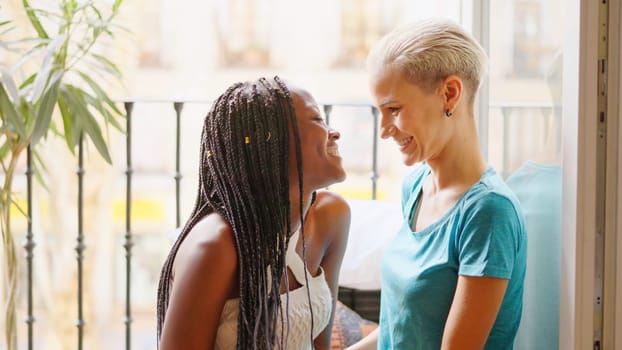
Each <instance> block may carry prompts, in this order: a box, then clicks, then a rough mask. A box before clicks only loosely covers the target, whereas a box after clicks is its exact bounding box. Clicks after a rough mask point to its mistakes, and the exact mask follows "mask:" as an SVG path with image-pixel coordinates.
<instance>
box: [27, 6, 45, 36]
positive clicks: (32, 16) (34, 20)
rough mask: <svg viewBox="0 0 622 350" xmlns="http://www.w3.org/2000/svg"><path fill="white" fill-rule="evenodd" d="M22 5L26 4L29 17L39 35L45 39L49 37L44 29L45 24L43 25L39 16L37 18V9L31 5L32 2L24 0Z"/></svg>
mask: <svg viewBox="0 0 622 350" xmlns="http://www.w3.org/2000/svg"><path fill="white" fill-rule="evenodd" d="M22 5H24V9H25V10H26V14H27V15H28V19H29V20H30V23H31V24H32V27H33V28H34V29H35V30H36V31H37V34H38V35H39V37H40V38H45V39H47V38H49V36H48V34H47V33H46V32H45V29H43V26H42V25H41V22H40V21H39V18H37V15H36V13H35V11H34V10H33V8H32V7H31V6H30V3H29V2H28V0H22Z"/></svg>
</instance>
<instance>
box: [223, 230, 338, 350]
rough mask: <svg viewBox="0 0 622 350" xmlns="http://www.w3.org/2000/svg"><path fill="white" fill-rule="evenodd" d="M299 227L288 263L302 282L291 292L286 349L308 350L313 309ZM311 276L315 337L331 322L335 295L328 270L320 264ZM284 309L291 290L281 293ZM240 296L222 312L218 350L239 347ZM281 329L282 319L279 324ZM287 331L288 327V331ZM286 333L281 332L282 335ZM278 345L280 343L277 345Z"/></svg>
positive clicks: (297, 279)
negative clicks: (329, 283)
mask: <svg viewBox="0 0 622 350" xmlns="http://www.w3.org/2000/svg"><path fill="white" fill-rule="evenodd" d="M298 236H299V234H298V231H297V232H296V233H294V235H293V236H292V237H291V238H290V240H289V245H288V247H287V253H286V255H285V263H286V264H287V266H288V267H289V269H290V270H291V271H292V273H293V275H294V278H295V279H296V281H298V283H299V284H300V285H301V286H300V287H299V288H296V289H294V290H292V291H290V292H289V335H288V337H287V344H285V349H289V350H305V349H312V348H313V347H312V344H311V339H310V337H309V334H310V330H311V312H310V310H309V299H308V297H307V289H306V287H305V275H304V263H303V261H302V258H300V255H298V253H296V245H297V243H298ZM307 275H308V278H309V292H310V294H311V307H312V308H313V338H314V339H315V338H316V337H317V336H318V335H319V334H320V333H321V332H322V331H323V330H324V328H326V325H328V321H329V319H330V313H331V308H332V305H333V302H332V296H331V293H330V289H329V288H328V283H327V282H326V278H325V277H324V270H323V269H322V267H321V266H320V273H319V274H318V275H317V276H315V277H312V276H311V273H309V272H307ZM281 303H282V306H283V311H284V312H285V308H286V305H287V294H281ZM239 304H240V299H239V298H234V299H229V300H227V301H226V302H225V305H224V307H223V309H222V314H221V315H220V324H219V325H218V332H217V334H216V347H215V350H231V349H235V348H236V339H237V331H238V314H239ZM277 329H278V332H280V329H281V325H280V320H279V322H278V324H277ZM285 332H287V330H286V331H285ZM284 336H285V335H279V338H281V337H284ZM276 348H277V349H278V346H277V347H276Z"/></svg>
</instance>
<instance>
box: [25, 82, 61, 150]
mask: <svg viewBox="0 0 622 350" xmlns="http://www.w3.org/2000/svg"><path fill="white" fill-rule="evenodd" d="M56 73H59V74H54V75H53V76H52V79H50V87H49V88H48V89H47V91H46V92H45V93H44V94H43V95H42V96H41V101H38V102H37V105H36V108H37V110H36V115H35V126H34V130H33V131H32V137H31V141H30V144H31V145H36V144H37V143H38V142H39V140H40V139H41V137H42V136H43V135H46V134H47V131H48V129H49V127H50V121H51V120H52V112H54V105H55V104H56V100H57V99H58V86H59V84H60V82H61V79H62V72H60V71H57V72H56Z"/></svg>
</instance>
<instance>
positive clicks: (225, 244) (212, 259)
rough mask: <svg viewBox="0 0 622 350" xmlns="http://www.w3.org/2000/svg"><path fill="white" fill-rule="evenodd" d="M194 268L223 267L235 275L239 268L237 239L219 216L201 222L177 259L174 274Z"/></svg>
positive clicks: (186, 240) (214, 215)
mask: <svg viewBox="0 0 622 350" xmlns="http://www.w3.org/2000/svg"><path fill="white" fill-rule="evenodd" d="M189 265H191V266H193V267H194V268H199V269H200V267H208V266H212V265H216V266H220V267H221V268H222V270H223V272H225V271H231V272H234V271H235V268H236V266H237V253H236V249H235V236H234V235H233V230H232V229H231V226H230V225H229V224H228V223H227V222H226V221H225V220H224V218H223V217H222V216H221V215H220V214H217V213H212V214H209V215H207V216H206V217H204V218H203V219H201V220H200V221H199V222H197V223H196V225H194V227H193V228H192V229H191V230H190V232H188V236H187V237H186V238H185V239H184V241H183V243H182V244H181V246H180V247H179V251H178V252H177V256H176V257H175V267H174V271H175V272H176V273H175V274H178V273H179V271H180V270H187V269H188V267H189Z"/></svg>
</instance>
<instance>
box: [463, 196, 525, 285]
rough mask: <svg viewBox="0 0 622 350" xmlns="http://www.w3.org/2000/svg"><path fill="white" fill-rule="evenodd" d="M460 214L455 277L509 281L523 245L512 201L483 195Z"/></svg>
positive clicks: (520, 229)
mask: <svg viewBox="0 0 622 350" xmlns="http://www.w3.org/2000/svg"><path fill="white" fill-rule="evenodd" d="M464 214H465V216H464V221H463V223H462V229H461V230H459V232H460V234H459V236H458V237H457V240H456V248H457V249H458V259H459V264H460V265H459V266H460V267H459V269H458V274H459V275H463V276H488V277H496V278H504V279H509V278H510V277H511V275H512V271H513V267H514V264H515V262H516V256H517V254H518V251H519V245H520V244H523V242H522V241H521V239H520V237H521V236H522V234H523V232H522V225H521V221H520V219H519V215H518V213H517V209H516V207H515V206H514V204H513V203H512V201H511V200H510V199H508V198H507V197H505V196H502V195H500V194H497V193H487V194H486V195H484V196H483V197H482V198H480V199H478V200H477V201H475V203H472V205H471V207H470V208H468V209H467V210H466V211H465V213H464Z"/></svg>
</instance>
